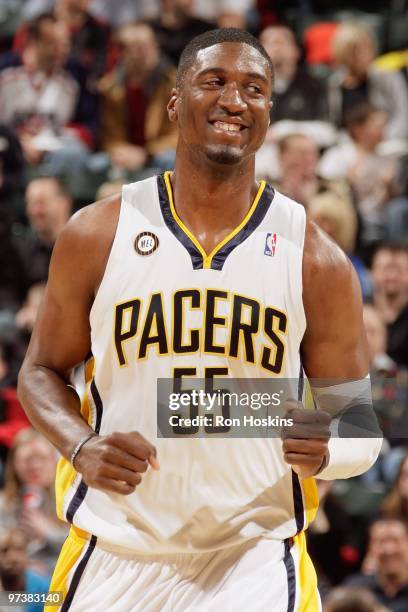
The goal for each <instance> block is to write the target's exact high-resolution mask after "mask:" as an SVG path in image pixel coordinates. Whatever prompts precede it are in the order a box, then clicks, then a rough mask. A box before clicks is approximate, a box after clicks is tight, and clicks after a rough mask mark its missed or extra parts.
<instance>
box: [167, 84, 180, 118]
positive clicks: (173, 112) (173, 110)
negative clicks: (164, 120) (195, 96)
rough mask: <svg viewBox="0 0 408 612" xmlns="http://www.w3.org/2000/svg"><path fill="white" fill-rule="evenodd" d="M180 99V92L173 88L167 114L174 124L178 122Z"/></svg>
mask: <svg viewBox="0 0 408 612" xmlns="http://www.w3.org/2000/svg"><path fill="white" fill-rule="evenodd" d="M179 99H180V95H179V92H178V90H177V89H175V88H174V87H173V89H172V90H171V97H170V100H169V103H168V104H167V112H168V115H169V119H170V121H171V122H172V123H176V122H177V120H178V111H177V106H178V101H179Z"/></svg>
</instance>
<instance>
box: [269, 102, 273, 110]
mask: <svg viewBox="0 0 408 612" xmlns="http://www.w3.org/2000/svg"><path fill="white" fill-rule="evenodd" d="M268 106H269V110H271V108H272V106H273V102H272V100H270V101H269V102H268Z"/></svg>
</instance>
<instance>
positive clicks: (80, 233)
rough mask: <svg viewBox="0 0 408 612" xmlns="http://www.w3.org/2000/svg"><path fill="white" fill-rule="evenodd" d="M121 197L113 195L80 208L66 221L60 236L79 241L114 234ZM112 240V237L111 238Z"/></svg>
mask: <svg viewBox="0 0 408 612" xmlns="http://www.w3.org/2000/svg"><path fill="white" fill-rule="evenodd" d="M120 203H121V195H120V194H115V195H112V196H109V197H108V198H105V199H103V200H98V201H97V202H94V203H93V204H89V206H85V207H84V208H81V209H80V210H79V211H78V212H76V213H75V214H74V215H72V217H71V218H70V220H69V221H68V223H67V225H66V227H65V228H64V230H63V232H62V235H65V236H73V237H75V238H77V239H79V240H81V239H84V238H86V239H92V238H95V239H100V238H103V236H106V237H109V235H110V234H111V233H112V232H113V234H114V233H115V230H116V226H117V223H118V219H119V211H120ZM112 238H113V236H112Z"/></svg>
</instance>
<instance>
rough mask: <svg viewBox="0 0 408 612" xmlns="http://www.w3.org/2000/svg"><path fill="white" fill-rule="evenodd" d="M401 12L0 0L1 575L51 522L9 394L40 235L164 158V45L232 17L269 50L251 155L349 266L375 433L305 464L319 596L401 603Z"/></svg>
mask: <svg viewBox="0 0 408 612" xmlns="http://www.w3.org/2000/svg"><path fill="white" fill-rule="evenodd" d="M368 5H369V6H370V9H369V10H368V8H367V7H368ZM407 15H408V3H407V2H406V1H404V0H398V1H397V0H391V1H386V0H384V1H381V0H376V1H373V2H370V3H367V2H361V1H358V0H355V1H354V2H347V1H346V0H342V2H339V1H336V0H315V1H314V0H288V1H286V0H285V1H280V0H275V1H274V0H258V1H255V0H217V1H215V0H149V1H148V0H115V2H108V1H107V0H55V1H52V0H24V1H23V0H0V590H24V589H25V590H27V591H30V592H46V591H47V588H48V583H49V578H50V574H51V572H52V568H53V565H54V563H55V560H56V557H57V555H58V551H59V548H60V546H61V544H62V542H63V540H64V539H65V537H66V534H67V529H68V528H67V526H66V525H64V524H62V523H61V522H59V521H58V519H57V518H56V515H55V510H54V505H55V494H54V483H53V480H54V473H55V466H56V462H57V461H58V456H57V453H56V451H55V449H54V448H53V447H52V446H51V445H50V444H49V443H48V442H47V441H46V440H45V439H44V438H43V437H42V436H41V435H39V434H38V433H37V432H35V431H34V430H33V429H32V428H30V425H29V422H28V421H27V418H26V416H25V414H24V412H23V410H22V408H21V406H20V404H19V402H18V399H17V395H16V381H17V374H18V370H19V367H20V365H21V362H22V359H23V358H24V354H25V351H26V348H27V345H28V342H29V339H30V334H31V332H32V329H33V324H34V321H35V317H36V313H37V309H38V307H39V305H40V302H41V298H42V294H43V292H44V289H45V284H46V281H47V274H48V266H49V262H50V257H51V253H52V249H53V245H54V243H55V241H56V239H57V237H58V235H59V233H60V232H61V230H62V228H63V227H64V225H65V224H66V223H67V221H68V219H69V218H70V216H71V215H72V213H73V212H75V211H76V210H78V209H79V208H80V207H82V206H84V205H86V204H88V203H90V202H92V201H94V200H96V199H101V198H103V197H105V196H107V195H110V194H111V193H114V192H116V191H119V190H120V188H121V185H122V184H124V183H125V182H130V181H134V180H139V179H142V178H145V177H147V176H150V175H153V174H157V173H160V172H162V171H163V170H165V169H171V168H172V167H173V164H174V159H175V147H176V143H177V131H176V127H175V125H174V124H172V123H170V122H169V120H168V117H167V112H166V104H167V101H168V99H169V97H170V92H171V89H172V87H174V86H175V75H176V67H177V62H178V59H179V57H180V54H181V51H182V49H183V48H184V46H185V45H186V44H187V43H188V42H189V41H190V40H191V39H192V38H193V37H194V36H196V35H197V34H200V33H202V32H205V31H206V30H209V29H213V28H214V27H239V28H244V29H248V30H249V31H251V32H252V33H253V34H254V35H255V36H257V37H259V39H260V41H261V42H262V44H263V45H264V47H265V48H266V50H267V52H268V54H269V55H270V57H271V59H272V61H273V64H274V67H275V82H274V93H273V107H272V110H271V125H270V128H269V130H268V134H267V138H266V141H265V143H264V145H263V147H262V148H261V150H260V151H259V153H258V155H257V158H256V171H257V175H258V176H259V178H266V179H268V180H269V181H270V182H271V183H272V185H273V186H275V187H276V188H277V189H279V190H280V191H281V192H283V193H284V194H286V195H288V196H290V197H291V198H293V199H295V200H296V201H298V202H300V203H301V204H302V205H303V206H304V207H305V209H306V211H307V214H308V216H309V217H310V218H311V219H313V220H314V221H315V222H316V223H317V224H318V225H319V226H320V227H321V228H322V229H323V230H324V231H325V232H327V234H329V236H330V237H331V238H332V239H333V240H334V241H335V242H336V243H337V244H338V245H339V246H340V247H341V248H342V249H343V250H344V251H345V252H346V253H347V254H348V256H349V257H350V259H351V262H352V264H353V265H354V267H355V269H356V271H357V274H358V277H359V280H360V284H361V290H362V295H363V298H364V325H365V327H366V332H367V337H368V343H369V351H370V360H371V373H372V381H373V396H374V400H375V407H376V410H377V414H378V418H379V420H380V422H381V425H382V428H383V431H384V433H385V439H384V444H383V449H382V452H381V456H380V458H379V460H378V462H377V464H376V465H375V466H374V467H373V468H372V469H371V470H370V471H369V472H368V473H367V474H364V475H363V476H361V477H358V478H355V479H350V480H348V481H337V482H335V483H331V482H323V481H321V482H319V483H318V487H319V492H320V498H321V504H320V508H319V510H318V513H317V517H316V520H315V522H314V523H313V525H312V527H311V528H310V529H309V533H308V541H309V549H310V554H311V556H312V558H313V560H314V562H315V565H316V568H317V572H318V579H319V587H320V592H321V594H322V597H323V601H324V611H325V612H343V611H344V612H347V611H349V612H350V611H353V612H360V611H361V612H365V611H367V612H373V611H374V612H375V611H378V612H379V611H383V612H384V611H386V610H392V611H395V612H398V611H400V612H402V611H406V610H408V443H407V440H408V17H407ZM333 308H336V304H335V303H333ZM25 609H28V610H36V609H40V607H38V606H37V607H36V605H35V604H30V605H28V606H27V607H26V608H25Z"/></svg>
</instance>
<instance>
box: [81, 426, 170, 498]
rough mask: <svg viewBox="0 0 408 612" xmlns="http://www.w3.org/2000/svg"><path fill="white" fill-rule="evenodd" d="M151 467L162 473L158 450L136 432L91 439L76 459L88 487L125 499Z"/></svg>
mask: <svg viewBox="0 0 408 612" xmlns="http://www.w3.org/2000/svg"><path fill="white" fill-rule="evenodd" d="M149 465H150V466H151V467H152V468H153V469H154V470H158V469H159V463H158V461H157V459H156V449H155V447H154V446H153V445H152V444H150V442H148V441H147V440H146V439H145V438H144V437H143V436H142V435H141V434H139V433H137V432H136V431H132V432H129V433H119V432H117V433H112V434H109V435H107V436H95V437H93V438H90V440H88V442H86V443H85V444H84V446H83V447H82V448H81V450H80V451H79V453H78V455H77V456H76V458H75V469H76V470H77V471H78V472H80V473H81V474H82V477H83V479H84V481H85V482H86V484H87V485H88V486H90V487H94V488H95V489H102V491H113V492H114V493H121V494H122V495H129V493H133V491H134V490H135V488H136V487H137V485H138V484H140V482H141V481H142V474H143V473H144V472H146V470H147V468H148V466H149Z"/></svg>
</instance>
